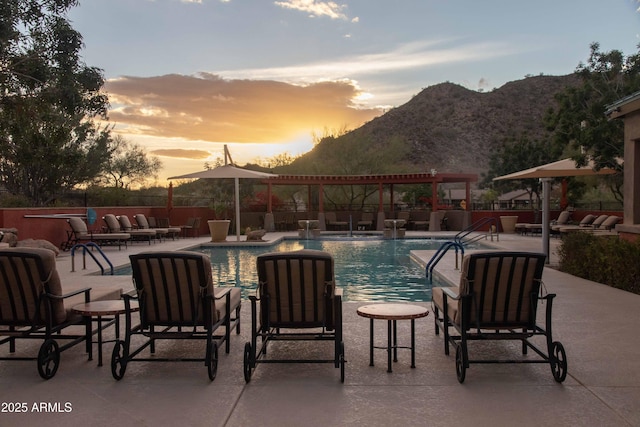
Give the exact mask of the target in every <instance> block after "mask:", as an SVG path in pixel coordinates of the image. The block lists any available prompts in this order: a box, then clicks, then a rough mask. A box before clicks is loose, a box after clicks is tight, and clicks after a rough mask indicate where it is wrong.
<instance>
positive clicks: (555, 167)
mask: <svg viewBox="0 0 640 427" xmlns="http://www.w3.org/2000/svg"><path fill="white" fill-rule="evenodd" d="M619 163H622V162H621V161H619ZM594 166H595V164H594V162H593V160H590V161H589V162H588V164H587V165H586V166H577V165H576V162H575V160H573V159H562V160H558V161H557V162H552V163H547V164H544V165H540V166H536V167H533V168H530V169H525V170H522V171H519V172H514V173H510V174H508V175H502V176H499V177H496V178H493V180H494V181H498V180H504V179H532V178H540V179H542V249H543V252H544V254H545V255H546V256H547V264H548V263H549V216H550V215H549V211H550V198H551V179H552V178H562V177H567V176H588V175H610V174H614V173H616V171H615V169H610V168H602V169H599V170H595V169H594Z"/></svg>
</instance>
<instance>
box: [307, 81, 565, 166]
mask: <svg viewBox="0 0 640 427" xmlns="http://www.w3.org/2000/svg"><path fill="white" fill-rule="evenodd" d="M576 83H577V78H576V77H575V76H574V75H568V76H537V77H528V78H525V79H523V80H519V81H514V82H510V83H507V84H505V85H504V86H502V87H500V88H498V89H495V90H493V91H491V92H476V91H472V90H469V89H466V88H464V87H462V86H459V85H456V84H453V83H441V84H438V85H435V86H431V87H428V88H426V89H424V90H423V91H421V92H420V93H419V94H417V95H416V96H414V97H413V98H412V99H411V100H410V101H409V102H407V103H406V104H404V105H402V106H400V107H397V108H394V109H392V110H390V111H388V112H387V113H385V114H384V115H382V116H380V117H378V118H376V119H374V120H372V121H370V122H368V123H366V124H365V125H363V126H362V127H360V128H358V129H355V130H353V131H351V132H349V133H348V134H346V135H344V136H342V137H338V138H336V141H333V142H332V144H335V143H336V142H338V143H342V144H352V143H354V141H363V140H366V141H367V144H369V145H371V146H376V147H377V149H382V150H384V149H385V147H386V146H388V145H389V144H387V142H388V141H392V140H395V141H398V140H400V141H403V143H404V144H406V145H407V148H408V150H406V152H407V155H406V159H405V162H403V163H405V164H404V166H403V168H406V169H407V171H411V172H417V171H428V170H430V169H431V168H435V169H436V170H438V171H441V172H451V173H478V174H479V173H481V172H485V171H486V170H487V169H488V161H489V156H490V153H491V150H492V149H493V148H494V147H495V146H497V145H499V144H501V143H502V142H503V141H504V140H505V139H508V138H518V137H519V136H520V135H522V134H526V135H528V137H529V138H531V139H542V138H546V137H548V133H547V132H546V131H545V129H544V125H543V120H542V119H543V117H544V114H545V113H546V111H547V110H548V109H549V108H552V107H555V105H556V104H555V101H554V95H555V94H556V93H557V92H559V91H562V90H564V89H565V88H566V87H568V86H571V85H575V84H576ZM341 139H342V140H343V141H340V140H341ZM323 143H324V142H320V144H319V145H322V144H323ZM334 146H335V145H334ZM343 147H344V146H343ZM344 148H345V149H347V148H348V147H344ZM303 157H304V156H303ZM301 160H302V159H301ZM318 172H320V171H318Z"/></svg>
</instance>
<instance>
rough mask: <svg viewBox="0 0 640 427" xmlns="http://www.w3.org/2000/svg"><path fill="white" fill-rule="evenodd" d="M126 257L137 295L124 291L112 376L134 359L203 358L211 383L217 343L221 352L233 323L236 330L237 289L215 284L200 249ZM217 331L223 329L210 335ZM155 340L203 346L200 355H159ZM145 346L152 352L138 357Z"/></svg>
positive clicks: (121, 374) (117, 375) (122, 371)
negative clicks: (134, 321) (121, 326)
mask: <svg viewBox="0 0 640 427" xmlns="http://www.w3.org/2000/svg"><path fill="white" fill-rule="evenodd" d="M129 259H130V260H131V267H132V270H133V283H134V285H135V290H136V292H137V296H135V297H134V296H131V295H128V294H124V295H123V297H124V301H125V331H126V334H125V338H124V340H119V341H117V342H116V344H115V346H114V348H113V354H112V358H111V373H112V375H113V377H114V378H115V379H116V380H120V379H122V377H124V374H125V371H126V369H127V365H128V364H129V363H130V362H133V361H146V362H152V361H153V362H156V361H158V362H169V361H186V362H204V364H205V366H206V367H207V373H208V375H209V379H210V380H211V381H213V380H214V379H215V377H216V373H217V369H218V346H219V345H222V343H225V352H226V353H229V349H230V341H229V338H230V335H231V329H232V328H234V327H235V328H236V333H238V334H239V333H240V304H241V300H240V289H239V288H231V287H214V286H213V280H212V274H211V262H210V260H209V257H207V256H206V255H205V254H202V253H198V252H187V251H176V252H143V253H139V254H136V255H131V256H129ZM135 299H137V300H138V305H139V308H140V311H139V318H140V323H139V324H138V325H135V326H134V325H133V324H132V312H133V310H132V307H131V301H132V300H135ZM219 329H220V330H221V331H222V332H221V333H219V334H215V335H214V333H216V332H217V331H218V330H219ZM135 336H142V337H145V338H146V339H143V340H142V342H141V341H140V340H136V341H135V342H136V343H140V342H141V344H140V345H139V346H138V347H136V348H135V349H132V348H131V344H132V338H133V337H135ZM160 340H204V341H205V342H206V346H205V349H204V354H203V355H202V357H200V358H185V357H160V356H159V355H156V354H155V353H156V346H157V342H158V341H160ZM147 347H149V349H150V353H151V356H150V357H142V356H140V355H141V353H142V351H143V350H145V349H146V348H147ZM170 350H171V348H169V350H168V351H170ZM138 356H140V357H138Z"/></svg>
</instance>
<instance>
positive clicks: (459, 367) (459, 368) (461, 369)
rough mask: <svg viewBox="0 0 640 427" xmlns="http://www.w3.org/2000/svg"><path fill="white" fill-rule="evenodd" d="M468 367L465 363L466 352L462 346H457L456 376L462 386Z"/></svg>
mask: <svg viewBox="0 0 640 427" xmlns="http://www.w3.org/2000/svg"><path fill="white" fill-rule="evenodd" d="M466 371H467V366H466V364H465V361H464V352H463V351H462V345H459V346H456V375H457V376H458V382H459V383H460V384H462V383H463V382H464V378H465V375H466Z"/></svg>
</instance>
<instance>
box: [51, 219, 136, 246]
mask: <svg viewBox="0 0 640 427" xmlns="http://www.w3.org/2000/svg"><path fill="white" fill-rule="evenodd" d="M67 223H68V224H69V227H71V231H67V241H66V242H65V243H63V244H62V249H63V250H68V249H71V248H72V247H73V246H74V245H76V244H79V243H82V242H93V243H95V244H97V245H99V246H104V245H118V250H119V249H121V245H123V244H124V247H125V248H126V247H127V242H128V241H129V239H131V234H129V233H122V232H121V233H101V232H94V231H93V230H89V229H88V228H87V224H86V223H85V222H84V220H83V219H82V218H78V217H71V218H69V219H67Z"/></svg>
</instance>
